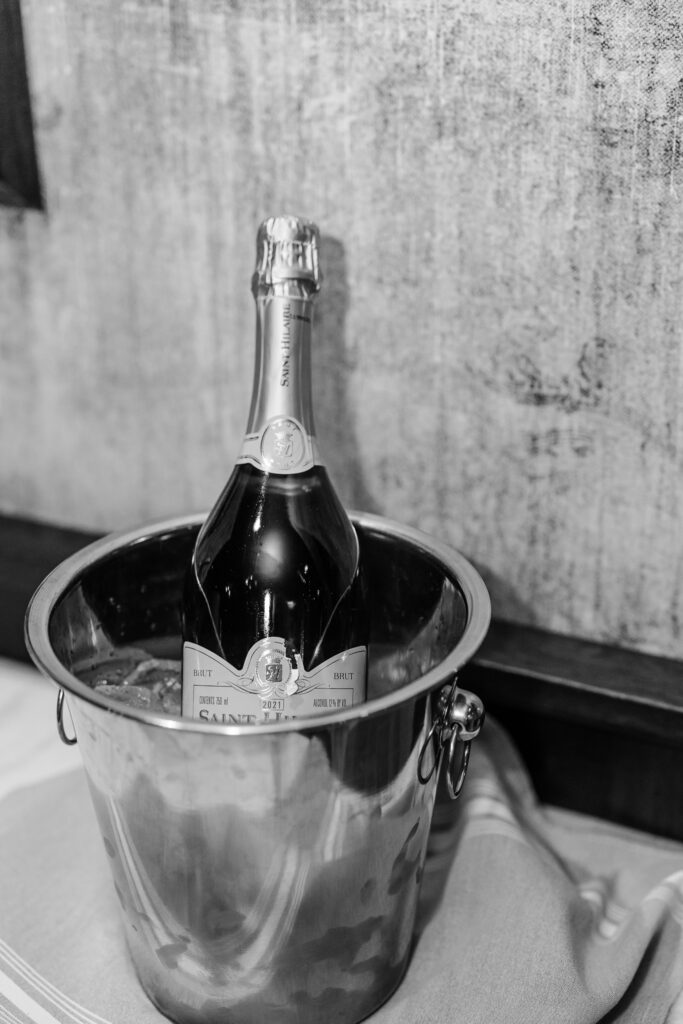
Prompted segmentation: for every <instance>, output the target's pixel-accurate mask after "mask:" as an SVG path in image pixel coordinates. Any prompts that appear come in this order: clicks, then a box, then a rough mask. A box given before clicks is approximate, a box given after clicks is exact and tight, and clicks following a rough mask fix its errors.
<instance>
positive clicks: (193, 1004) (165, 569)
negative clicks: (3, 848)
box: [26, 514, 490, 1024]
mask: <svg viewBox="0 0 683 1024" xmlns="http://www.w3.org/2000/svg"><path fill="white" fill-rule="evenodd" d="M352 519H353V521H354V523H355V526H356V528H357V530H358V534H359V539H360V542H361V549H362V556H363V563H364V565H365V567H366V571H367V574H368V586H369V591H370V594H371V597H372V600H371V613H370V614H371V620H372V621H371V623H370V646H369V699H368V701H367V703H365V704H363V705H360V706H357V707H354V708H350V709H347V710H344V711H339V712H336V713H325V714H322V715H319V716H316V717H311V718H307V719H298V720H296V721H294V722H285V723H278V724H270V725H257V726H224V725H217V724H211V723H204V722H199V721H192V720H189V719H181V718H177V717H167V716H165V715H163V714H160V713H152V712H150V711H145V710H137V709H135V708H129V707H124V706H122V705H120V704H117V703H115V702H113V701H111V700H109V699H107V698H105V697H103V696H100V695H99V694H97V693H95V692H94V691H93V690H92V689H91V688H90V687H89V686H88V685H86V684H85V683H84V682H83V681H82V680H80V679H79V673H80V674H82V672H83V669H84V668H85V667H88V666H91V665H92V663H93V661H94V660H102V659H109V658H115V659H116V658H120V657H125V656H126V654H127V652H129V651H131V650H133V651H135V652H137V653H139V652H140V651H141V650H142V651H143V652H145V653H146V654H148V655H149V656H156V657H161V658H179V657H180V650H181V641H180V628H179V601H180V592H181V583H182V576H183V572H184V568H185V565H186V564H187V562H188V560H189V558H190V553H191V550H192V547H193V544H194V539H195V536H196V533H197V530H198V527H199V524H200V519H199V517H192V518H183V519H176V520H172V521H166V522H163V523H155V524H152V525H150V526H147V527H145V528H142V529H139V530H135V531H128V532H124V533H120V534H116V535H112V536H109V537H106V538H104V539H103V540H101V541H98V542H96V543H95V544H92V545H90V546H89V547H87V548H85V549H84V550H83V551H81V552H79V553H78V554H76V555H75V556H73V557H72V558H70V559H68V560H67V561H66V562H64V563H62V565H61V566H59V567H58V568H57V569H56V570H55V571H54V572H53V573H52V574H51V575H50V576H49V577H48V578H47V579H46V580H45V581H44V582H43V583H42V585H41V586H40V587H39V589H38V590H37V591H36V593H35V595H34V597H33V599H32V602H31V604H30V606H29V610H28V613H27V627H26V629H27V644H28V648H29V651H30V653H31V655H32V657H33V659H34V661H35V663H36V664H37V665H38V667H39V668H40V669H41V670H42V671H43V672H44V673H45V674H46V675H47V676H49V677H50V678H51V679H52V680H54V682H55V683H56V684H57V686H58V687H59V688H60V689H59V694H58V720H59V726H60V730H61V731H62V733H64V724H63V722H62V714H63V698H64V694H66V701H67V703H68V708H69V711H70V713H71V716H72V719H73V726H74V728H75V736H76V738H77V740H78V745H79V747H80V750H81V754H82V758H83V763H84V766H85V771H86V774H87V777H88V782H89V786H90V791H91V794H92V800H93V804H94V807H95V811H96V814H97V818H98V821H99V826H100V829H101V832H102V838H103V841H104V847H105V850H106V853H107V856H108V860H109V865H110V868H111V871H112V875H113V880H114V885H115V887H116V892H117V894H118V898H119V902H120V905H121V911H122V920H123V925H124V929H125V934H126V939H127V942H128V947H129V950H130V953H131V956H132V960H133V963H134V965H135V969H136V971H137V973H138V975H139V978H140V981H141V983H142V985H143V987H144V988H145V990H146V991H147V993H148V995H149V996H150V998H151V999H152V1000H153V1002H154V1003H155V1004H156V1006H157V1007H158V1008H159V1009H160V1010H161V1011H162V1012H163V1013H164V1014H166V1015H167V1016H169V1017H171V1018H172V1019H174V1020H176V1021H179V1022H188V1024H190V1022H197V1024H199V1022H202V1024H206V1022H219V1021H220V1022H226V1024H227V1022H229V1024H271V1022H277V1024H320V1022H321V1021H325V1022H327V1024H332V1022H337V1024H352V1022H356V1021H359V1020H361V1019H362V1018H364V1017H366V1016H367V1015H368V1014H370V1013H372V1011H373V1010H375V1009H376V1008H377V1007H378V1006H379V1005H380V1004H381V1003H382V1002H383V1001H384V1000H386V999H387V998H388V997H389V996H390V995H391V993H392V992H393V991H394V989H395V988H396V986H397V985H398V984H399V982H400V980H401V978H402V976H403V973H404V971H405V970H406V967H407V964H408V959H409V955H410V949H411V939H412V936H413V929H414V924H415V915H416V909H417V903H418V896H419V891H420V881H421V877H422V872H423V867H424V862H425V856H426V850H427V840H428V834H429V828H430V820H431V816H432V809H433V806H434V801H435V793H436V780H437V774H438V764H439V762H440V761H441V760H442V754H443V759H444V760H445V761H447V765H446V770H447V777H448V782H449V786H450V789H451V792H452V794H454V795H455V794H457V792H458V791H459V789H460V787H461V785H462V781H463V778H464V771H465V769H466V766H467V755H468V752H469V744H470V742H471V740H472V739H473V738H474V737H475V736H476V734H477V732H478V730H479V727H480V725H481V722H482V719H483V708H482V706H481V703H480V702H479V700H478V699H477V698H476V697H475V696H474V695H473V694H469V693H467V691H465V690H462V689H460V688H459V687H458V685H457V672H458V669H459V668H460V667H461V666H462V665H463V664H464V663H465V662H466V661H467V660H468V659H469V658H470V657H471V656H472V654H473V653H474V652H475V650H476V649H477V647H478V646H479V644H480V643H481V641H482V640H483V638H484V635H485V633H486V630H487V627H488V623H489V617H490V605H489V598H488V594H487V591H486V588H485V586H484V584H483V582H482V580H481V578H480V577H479V575H478V574H477V572H476V571H475V570H474V569H473V567H472V566H471V565H470V564H469V563H468V562H467V561H466V560H465V559H464V558H463V557H462V556H461V555H459V554H458V553H457V552H455V551H453V550H452V549H451V548H449V547H447V546H445V545H444V544H441V543H439V542H437V541H436V540H433V539H432V538H431V537H429V536H427V535H425V534H423V533H420V532H418V531H417V530H414V529H411V528H408V527H405V526H400V525H398V524H397V523H394V522H391V521H389V520H387V519H384V518H381V517H378V516H371V515H365V514H360V515H358V514H356V515H352Z"/></svg>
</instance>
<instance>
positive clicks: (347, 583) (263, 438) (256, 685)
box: [182, 216, 367, 725]
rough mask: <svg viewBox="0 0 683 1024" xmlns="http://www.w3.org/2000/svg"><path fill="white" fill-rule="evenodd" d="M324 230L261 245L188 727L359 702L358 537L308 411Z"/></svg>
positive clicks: (289, 233)
mask: <svg viewBox="0 0 683 1024" xmlns="http://www.w3.org/2000/svg"><path fill="white" fill-rule="evenodd" d="M320 280H321V276H320V272H319V267H318V231H317V228H316V227H315V225H314V224H311V223H310V222H307V221H304V220H301V219H299V218H295V217H288V216H287V217H285V216H282V217H271V218H269V219H268V220H266V221H264V222H263V224H262V225H261V227H260V228H259V231H258V236H257V257H256V271H255V273H254V276H253V279H252V291H253V294H254V298H255V301H256V358H255V369H254V386H253V392H252V398H251V408H250V412H249V418H248V423H247V430H246V434H245V436H244V440H243V443H242V447H241V451H240V454H239V457H238V458H237V461H236V464H235V466H234V469H233V471H232V474H231V476H230V478H229V480H228V482H227V485H226V487H225V489H224V490H223V492H222V494H221V495H220V497H219V499H218V501H217V502H216V504H215V506H214V507H213V509H212V510H211V512H210V513H209V515H208V518H207V519H206V521H205V522H204V524H203V526H202V529H201V530H200V533H199V535H198V537H197V542H196V545H195V549H194V554H193V557H192V562H191V565H190V567H189V569H188V572H187V576H186V582H185V591H184V608H183V634H184V635H183V675H182V679H183V714H184V715H188V716H190V717H194V718H199V719H203V720H205V721H210V722H220V723H224V724H240V725H243V724H247V723H256V722H260V721H278V720H282V719H288V718H298V717H301V716H304V715H309V714H315V713H321V712H326V711H334V710H338V709H341V708H345V707H350V706H351V705H354V704H356V703H358V702H359V701H362V700H364V699H365V687H366V661H367V646H366V644H367V641H366V636H365V630H366V617H365V615H364V610H363V605H364V600H363V593H362V577H361V572H360V564H359V545H358V538H357V536H356V533H355V530H354V528H353V525H352V523H351V522H350V520H349V518H348V516H347V514H346V512H345V510H344V508H343V506H342V504H341V502H340V500H339V498H338V497H337V494H336V492H335V490H334V488H333V486H332V484H331V482H330V479H329V476H328V474H327V471H326V469H325V467H324V465H323V463H322V461H321V458H320V453H319V449H318V444H317V441H316V436H315V428H314V425H313V412H312V406H311V352H310V346H311V325H312V317H313V300H314V298H315V295H316V293H317V291H318V290H319V288H320Z"/></svg>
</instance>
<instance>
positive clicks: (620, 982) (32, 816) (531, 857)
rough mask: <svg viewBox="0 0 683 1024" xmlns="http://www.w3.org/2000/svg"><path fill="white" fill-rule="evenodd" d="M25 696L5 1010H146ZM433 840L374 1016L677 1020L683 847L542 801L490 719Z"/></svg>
mask: <svg viewBox="0 0 683 1024" xmlns="http://www.w3.org/2000/svg"><path fill="white" fill-rule="evenodd" d="M0 668H1V666H0ZM27 671H28V670H27ZM1 692H2V691H0V693H1ZM32 699H34V700H35V701H36V707H34V708H32V710H31V713H30V719H31V726H32V730H33V731H32V735H34V736H35V735H38V736H39V741H38V740H35V739H34V741H32V743H31V744H29V745H28V747H27V743H26V737H27V735H28V732H27V730H26V715H27V714H28V712H27V711H26V709H25V708H24V711H23V712H22V713H23V714H24V716H25V718H24V731H23V733H22V732H21V729H20V730H19V733H18V734H17V729H18V728H19V723H18V722H17V721H16V719H13V718H12V707H11V706H10V705H8V704H4V705H3V703H2V701H3V698H2V697H1V696H0V721H2V725H1V726H0V772H1V774H0V780H1V781H0V1024H65V1022H69V1024H72V1022H73V1024H133V1022H135V1024H159V1022H160V1021H163V1020H164V1019H165V1018H163V1017H162V1016H161V1015H160V1014H159V1013H158V1011H157V1010H155V1008H154V1007H153V1006H152V1005H151V1003H149V1001H148V1000H147V998H146V997H145V996H144V994H143V993H142V991H141V989H140V988H139V985H138V983H137V981H136V979H135V976H134V972H133V968H132V966H131V964H130V962H129V960H128V957H127V953H126V951H125V948H124V944H123V938H122V931H121V929H120V926H119V922H118V916H117V914H118V910H117V902H116V898H115V894H114V890H113V886H112V885H111V882H110V879H109V874H108V866H107V863H106V857H105V855H104V851H103V847H102V842H101V839H100V836H99V832H98V830H97V826H96V823H95V818H94V814H93V812H92V810H91V807H90V801H89V796H88V792H87V787H86V783H85V779H84V776H83V773H82V770H81V768H80V761H79V757H78V754H77V748H74V749H73V750H67V749H66V748H61V747H59V745H58V741H57V740H56V738H55V737H54V736H53V735H52V734H53V733H54V725H53V718H52V712H53V700H54V693H53V691H52V690H50V691H45V690H43V688H42V687H37V688H36V689H35V697H34V698H32ZM39 701H40V702H44V703H40V707H39V708H38V702H39ZM29 703H30V702H29ZM10 704H11V702H10ZM48 707H49V716H48ZM3 711H4V712H5V715H4V718H3V717H2V713H3ZM38 711H39V713H38ZM48 717H49V732H50V734H48V725H47V721H48ZM38 720H40V723H41V725H40V729H38V730H37V732H36V723H37V721H38ZM41 729H42V732H41V731H40V730H41ZM10 733H11V735H12V736H14V737H16V736H17V735H19V737H20V740H19V741H17V740H16V739H15V740H14V744H15V745H14V748H12V747H11V742H12V740H11V735H10ZM22 737H23V741H22ZM27 751H28V753H27ZM29 755H31V756H30V769H29V768H27V771H25V772H23V773H22V771H21V770H20V764H19V762H20V761H21V759H22V757H23V758H24V759H27V758H28V756H29ZM26 763H27V765H28V764H29V761H28V760H26ZM430 843H431V853H430V856H429V859H428V862H427V867H426V870H425V876H424V883H423V894H422V897H423V898H422V904H421V909H420V916H419V922H418V938H417V943H416V948H415V953H414V956H413V959H412V962H411V965H410V968H409V970H408V973H407V975H406V978H405V980H404V982H403V984H402V985H401V987H400V988H399V990H398V992H397V993H396V994H395V995H394V996H393V997H392V999H391V1000H390V1001H389V1002H388V1003H387V1004H385V1006H383V1007H382V1008H381V1009H380V1010H379V1011H377V1013H375V1014H374V1015H373V1016H372V1017H371V1018H370V1019H371V1021H372V1022H373V1024H593V1022H599V1021H602V1022H604V1024H617V1022H619V1024H683V939H682V926H683V846H681V845H680V844H676V843H673V842H667V841H664V840H661V839H655V838H652V837H651V836H647V835H644V834H641V833H637V832H634V831H629V830H626V829H623V828H618V827H615V826H613V825H608V824H606V823H604V822H602V821H597V820H594V819H591V818H587V817H585V816H582V815H577V814H573V813H569V812H566V811H562V810H558V809H555V808H550V807H543V806H539V804H538V803H537V801H536V799H535V796H534V793H533V790H532V788H531V786H530V783H529V779H528V778H527V776H526V774H525V772H524V769H523V767H522V765H521V764H520V761H519V759H518V757H517V755H516V752H515V750H514V748H513V747H512V745H511V744H510V742H509V741H508V739H507V738H506V736H505V734H504V733H503V732H502V730H501V729H500V728H499V727H498V726H497V725H496V724H495V723H493V722H491V721H490V720H489V721H488V722H487V724H486V727H485V729H484V732H483V733H482V736H481V737H480V738H479V739H478V740H477V742H476V743H475V744H474V746H473V755H472V760H471V765H470V774H469V777H468V780H467V783H466V786H465V790H464V793H463V797H462V799H461V801H460V802H459V804H458V805H450V804H449V803H446V802H439V803H438V805H437V809H436V814H435V824H434V829H433V833H432V838H431V840H430ZM321 1024H324V1022H323V1021H321Z"/></svg>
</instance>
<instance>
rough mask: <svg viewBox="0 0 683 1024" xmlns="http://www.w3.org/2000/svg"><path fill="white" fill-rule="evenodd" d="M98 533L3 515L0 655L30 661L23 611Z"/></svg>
mask: <svg viewBox="0 0 683 1024" xmlns="http://www.w3.org/2000/svg"><path fill="white" fill-rule="evenodd" d="M96 536H97V535H96V534H94V533H88V532H86V531H84V530H72V529H66V528H64V527H59V526H53V525H51V524H48V523H38V522H33V521H31V520H27V519H19V518H15V517H12V516H0V656H2V657H5V658H15V659H17V660H18V661H28V654H27V652H26V647H25V645H24V613H25V612H26V606H27V605H28V602H29V600H30V598H31V595H32V594H33V591H34V590H35V589H36V587H37V586H38V584H39V583H40V582H41V581H42V580H43V579H44V578H45V577H46V576H47V574H48V573H49V572H51V571H52V570H53V569H54V568H55V566H57V565H59V563H60V562H62V561H63V560H64V559H65V558H68V556H69V555H72V554H73V553H74V552H75V551H78V550H79V549H80V548H82V547H84V546H85V545H86V544H89V543H90V542H91V541H92V540H94V539H95V537H96Z"/></svg>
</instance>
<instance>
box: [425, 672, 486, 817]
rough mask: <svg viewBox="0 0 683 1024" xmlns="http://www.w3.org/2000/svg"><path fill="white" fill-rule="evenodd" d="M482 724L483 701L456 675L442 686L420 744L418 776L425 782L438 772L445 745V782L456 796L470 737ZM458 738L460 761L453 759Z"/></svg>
mask: <svg viewBox="0 0 683 1024" xmlns="http://www.w3.org/2000/svg"><path fill="white" fill-rule="evenodd" d="M483 724H484V705H483V704H482V702H481V700H480V699H479V697H477V695H476V694H474V693H470V692H469V690H461V689H460V687H459V686H458V677H457V675H456V676H455V677H454V678H453V682H452V683H451V684H450V685H448V686H444V687H443V688H442V690H441V693H440V694H439V698H438V700H437V705H436V713H435V715H434V721H433V722H432V726H431V728H430V730H429V732H428V733H427V738H426V740H425V741H424V743H423V744H422V749H421V751H420V756H419V758H418V762H417V777H418V779H419V780H420V782H421V783H422V784H423V785H425V784H426V783H427V782H429V780H430V779H431V777H432V775H433V774H434V772H438V770H439V768H440V766H441V759H442V758H443V754H444V751H445V750H446V748H448V763H447V768H446V785H447V787H448V795H449V796H450V798H451V800H457V799H458V797H459V796H460V793H461V791H462V787H463V785H464V782H465V776H466V775H467V766H468V765H469V761H470V747H471V745H472V740H473V739H476V737H477V736H478V735H479V732H480V730H481V727H482V725H483ZM432 740H434V742H435V744H436V751H435V756H434V759H433V762H432V766H431V768H430V769H429V771H428V772H427V773H426V774H425V772H424V768H423V762H424V759H425V755H426V753H427V751H428V750H429V749H430V747H431V743H432ZM458 740H460V741H461V742H462V744H463V748H462V755H461V757H460V759H459V763H458V761H457V760H456V750H457V746H458Z"/></svg>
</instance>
